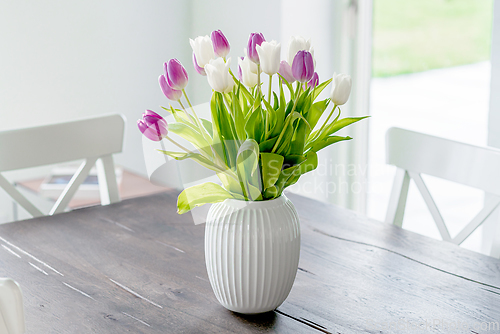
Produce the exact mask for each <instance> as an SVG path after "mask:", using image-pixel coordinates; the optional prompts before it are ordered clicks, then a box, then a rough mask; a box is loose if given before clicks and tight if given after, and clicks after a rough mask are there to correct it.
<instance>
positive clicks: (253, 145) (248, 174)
mask: <svg viewBox="0 0 500 334" xmlns="http://www.w3.org/2000/svg"><path fill="white" fill-rule="evenodd" d="M258 167H259V145H258V144H257V142H256V141H255V140H253V139H247V140H245V142H244V143H243V144H242V145H241V147H240V149H239V150H238V155H237V157H236V172H237V174H238V179H239V181H240V185H241V189H242V191H243V196H245V197H246V198H247V199H249V200H255V199H256V198H258V197H259V196H260V195H261V190H260V189H259V188H260V186H261V181H260V180H261V178H260V175H259V173H258V171H259V168H258ZM250 186H253V187H254V188H255V189H257V190H258V191H255V190H254V189H250Z"/></svg>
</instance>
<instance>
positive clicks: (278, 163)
mask: <svg viewBox="0 0 500 334" xmlns="http://www.w3.org/2000/svg"><path fill="white" fill-rule="evenodd" d="M260 159H261V164H262V183H263V185H264V189H267V188H269V187H271V186H274V184H275V183H276V181H278V177H279V175H280V173H281V167H282V166H283V161H284V157H283V156H281V155H279V154H275V153H261V154H260Z"/></svg>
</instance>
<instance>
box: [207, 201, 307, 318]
mask: <svg viewBox="0 0 500 334" xmlns="http://www.w3.org/2000/svg"><path fill="white" fill-rule="evenodd" d="M299 255H300V224H299V216H298V214H297V211H296V210H295V207H294V205H293V204H292V202H291V201H290V200H289V199H288V198H287V197H286V196H285V195H282V196H280V197H279V198H276V199H274V200H271V201H257V202H245V201H238V200H231V199H227V200H225V201H224V202H221V203H216V204H213V205H212V207H211V208H210V211H209V212H208V217H207V223H206V228H205V261H206V265H207V271H208V277H209V279H210V284H211V285H212V289H213V291H214V293H215V296H216V297H217V299H218V300H219V302H220V303H221V304H222V305H223V306H224V307H225V308H227V309H229V310H231V311H234V312H238V313H245V314H254V313H262V312H267V311H271V310H274V309H275V308H277V307H278V306H280V305H281V303H283V301H284V300H285V299H286V297H287V296H288V294H289V293H290V290H291V289H292V285H293V282H294V280H295V275H296V274H297V268H298V264H299Z"/></svg>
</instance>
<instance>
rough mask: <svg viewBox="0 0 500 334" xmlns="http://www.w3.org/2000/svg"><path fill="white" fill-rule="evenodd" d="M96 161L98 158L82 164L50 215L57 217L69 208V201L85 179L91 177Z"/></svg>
mask: <svg viewBox="0 0 500 334" xmlns="http://www.w3.org/2000/svg"><path fill="white" fill-rule="evenodd" d="M96 160H97V158H89V159H87V160H85V161H84V162H82V164H81V165H80V167H79V168H78V170H77V171H76V173H75V174H74V175H73V177H72V178H71V180H70V181H69V183H68V185H67V186H66V188H64V190H63V192H62V194H61V195H60V196H59V198H58V199H57V201H56V203H55V204H54V206H53V207H52V209H51V210H50V213H49V215H55V214H57V213H61V212H63V211H64V209H65V208H66V207H67V206H68V203H69V201H70V200H71V198H72V197H73V195H74V194H75V193H76V191H77V190H78V187H79V186H80V184H82V182H83V181H84V180H85V178H86V177H87V176H88V175H89V172H90V169H91V168H92V167H93V166H94V164H95V162H96Z"/></svg>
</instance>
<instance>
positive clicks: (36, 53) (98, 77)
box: [0, 0, 191, 223]
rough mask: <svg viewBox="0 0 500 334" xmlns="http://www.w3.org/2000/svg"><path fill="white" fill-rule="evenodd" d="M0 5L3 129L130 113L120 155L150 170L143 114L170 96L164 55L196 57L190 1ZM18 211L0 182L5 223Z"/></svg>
mask: <svg viewBox="0 0 500 334" xmlns="http://www.w3.org/2000/svg"><path fill="white" fill-rule="evenodd" d="M0 8H1V9H0V46H1V48H0V130H5V129H11V128H20V127H26V126H34V125H39V124H43V123H52V122H58V121H67V120H72V119H78V118H84V117H88V116H91V115H98V114H105V113H118V112H119V113H123V114H124V115H125V116H126V117H127V121H128V123H127V129H126V138H125V147H124V153H122V154H120V155H118V156H117V157H116V162H117V163H118V164H121V165H123V166H125V167H127V168H128V169H130V170H133V171H135V172H138V173H141V174H146V172H145V166H144V161H143V157H142V145H141V134H140V133H139V131H138V130H137V126H136V120H137V119H138V118H140V116H141V113H142V112H143V111H144V110H145V109H154V110H158V109H159V107H158V106H159V105H160V104H164V103H166V98H165V97H164V96H163V94H162V93H161V91H160V89H159V88H158V82H157V78H158V76H159V74H161V73H162V71H163V67H162V64H163V62H165V61H167V60H168V59H169V58H170V57H174V56H176V57H179V59H189V55H190V46H189V43H188V36H189V27H190V24H191V22H190V19H191V15H190V3H189V2H186V1H176V0H167V1H153V0H147V1H131V0H120V1H118V0H106V1H97V0H87V1H54V0H46V1H23V0H22V1H15V0H13V1H10V0H7V1H6V0H4V1H2V4H1V6H0ZM33 140H36V138H33ZM9 144H10V143H0V145H9ZM36 173H40V172H39V171H33V172H31V171H30V174H26V173H24V174H22V173H21V174H19V173H18V174H15V175H14V177H25V176H26V175H29V176H31V175H35V174H36ZM7 176H9V175H7ZM10 213H11V201H10V199H9V198H8V197H7V195H6V194H5V193H4V192H3V191H2V190H1V189H0V223H1V222H2V221H5V220H8V219H9V218H10Z"/></svg>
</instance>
